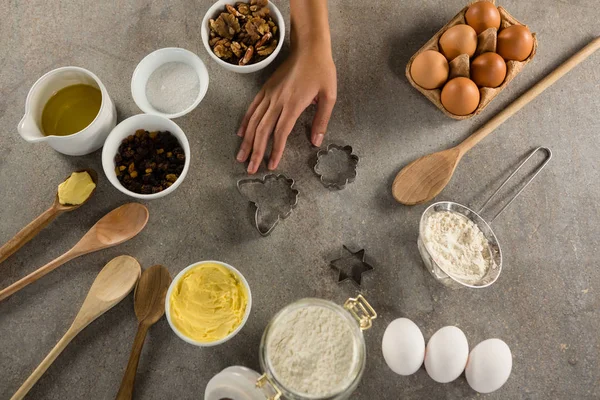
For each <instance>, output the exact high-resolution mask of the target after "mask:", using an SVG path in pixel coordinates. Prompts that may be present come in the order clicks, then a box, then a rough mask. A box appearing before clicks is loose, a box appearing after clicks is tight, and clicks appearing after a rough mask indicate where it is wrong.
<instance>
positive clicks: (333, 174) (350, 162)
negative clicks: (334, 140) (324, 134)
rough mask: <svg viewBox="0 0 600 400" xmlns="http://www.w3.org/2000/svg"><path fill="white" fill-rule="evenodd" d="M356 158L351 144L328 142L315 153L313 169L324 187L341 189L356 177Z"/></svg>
mask: <svg viewBox="0 0 600 400" xmlns="http://www.w3.org/2000/svg"><path fill="white" fill-rule="evenodd" d="M358 160H359V158H358V156H357V155H356V154H352V147H351V146H339V145H337V144H329V145H328V146H327V149H323V150H319V152H318V153H317V162H316V164H315V166H314V168H313V170H314V171H315V173H316V174H317V176H318V177H319V179H320V180H321V183H322V184H323V185H324V186H325V187H326V188H328V189H338V190H341V189H343V188H345V187H346V185H347V184H349V183H352V182H354V179H356V166H357V164H358Z"/></svg>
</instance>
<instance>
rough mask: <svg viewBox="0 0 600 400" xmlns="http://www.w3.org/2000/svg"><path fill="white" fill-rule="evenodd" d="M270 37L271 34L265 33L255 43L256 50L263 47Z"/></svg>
mask: <svg viewBox="0 0 600 400" xmlns="http://www.w3.org/2000/svg"><path fill="white" fill-rule="evenodd" d="M272 37H273V34H271V32H267V33H266V34H265V35H264V36H263V37H261V38H260V40H259V41H258V42H256V48H257V49H258V48H259V47H261V46H264V45H265V43H267V42H268V41H269V40H271V38H272Z"/></svg>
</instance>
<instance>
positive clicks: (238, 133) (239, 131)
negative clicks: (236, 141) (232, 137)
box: [236, 128, 244, 137]
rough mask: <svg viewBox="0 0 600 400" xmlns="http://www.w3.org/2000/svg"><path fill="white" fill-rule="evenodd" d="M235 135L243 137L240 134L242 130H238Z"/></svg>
mask: <svg viewBox="0 0 600 400" xmlns="http://www.w3.org/2000/svg"><path fill="white" fill-rule="evenodd" d="M236 135H238V136H239V137H242V136H244V135H243V134H242V128H240V129H238V131H237V133H236Z"/></svg>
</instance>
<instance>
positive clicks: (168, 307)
mask: <svg viewBox="0 0 600 400" xmlns="http://www.w3.org/2000/svg"><path fill="white" fill-rule="evenodd" d="M202 264H218V265H221V266H223V267H225V268H227V269H228V270H230V271H231V272H233V273H234V274H235V275H237V276H238V277H239V278H240V280H241V281H242V283H243V284H244V287H245V288H246V292H248V304H247V305H246V312H245V313H244V318H243V319H242V322H241V323H240V324H239V326H238V327H237V328H235V330H234V331H233V332H231V333H230V334H229V335H227V336H225V337H224V338H223V339H220V340H215V341H214V342H198V341H197V340H194V339H190V338H189V337H187V336H185V335H184V334H183V333H181V332H179V330H178V329H177V327H176V326H175V324H173V321H171V293H172V292H173V289H174V288H175V286H177V283H178V282H179V280H180V279H181V277H182V276H183V275H184V274H185V273H186V272H187V271H189V270H190V269H192V268H196V267H198V266H200V265H202ZM251 308H252V292H250V285H248V281H247V280H246V278H244V275H242V274H241V272H240V271H238V270H237V269H235V268H234V267H232V266H231V265H229V264H227V263H224V262H221V261H200V262H197V263H194V264H192V265H190V266H188V267H186V268H184V269H183V270H181V272H179V273H178V274H177V276H175V279H173V281H172V282H171V285H170V286H169V290H168V291H167V297H166V299H165V315H166V316H167V321H168V322H169V326H170V327H171V329H173V332H175V334H176V335H177V336H179V338H181V339H182V340H184V341H186V342H188V343H190V344H193V345H195V346H198V347H212V346H217V345H220V344H223V343H225V342H226V341H228V340H229V339H231V338H232V337H234V336H235V335H237V334H238V332H239V331H241V330H242V328H243V327H244V325H246V321H248V317H249V316H250V309H251Z"/></svg>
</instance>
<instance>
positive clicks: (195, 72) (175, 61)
mask: <svg viewBox="0 0 600 400" xmlns="http://www.w3.org/2000/svg"><path fill="white" fill-rule="evenodd" d="M207 90H208V71H207V70H206V66H205V65H204V63H203V62H202V60H200V58H199V57H198V56H197V55H196V54H194V53H192V52H191V51H189V50H186V49H181V48H177V47H166V48H164V49H159V50H156V51H153V52H152V53H150V54H148V55H147V56H146V57H144V59H142V61H140V63H139V64H138V66H137V67H136V68H135V71H133V76H132V77H131V96H132V97H133V101H135V104H137V106H138V107H139V108H140V109H141V110H142V111H143V112H145V113H147V114H155V115H160V116H162V117H166V118H169V119H172V118H178V117H181V116H183V115H186V114H188V113H189V112H191V111H192V110H194V109H195V108H196V107H197V106H198V104H200V102H201V101H202V99H203V98H204V95H206V91H207Z"/></svg>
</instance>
